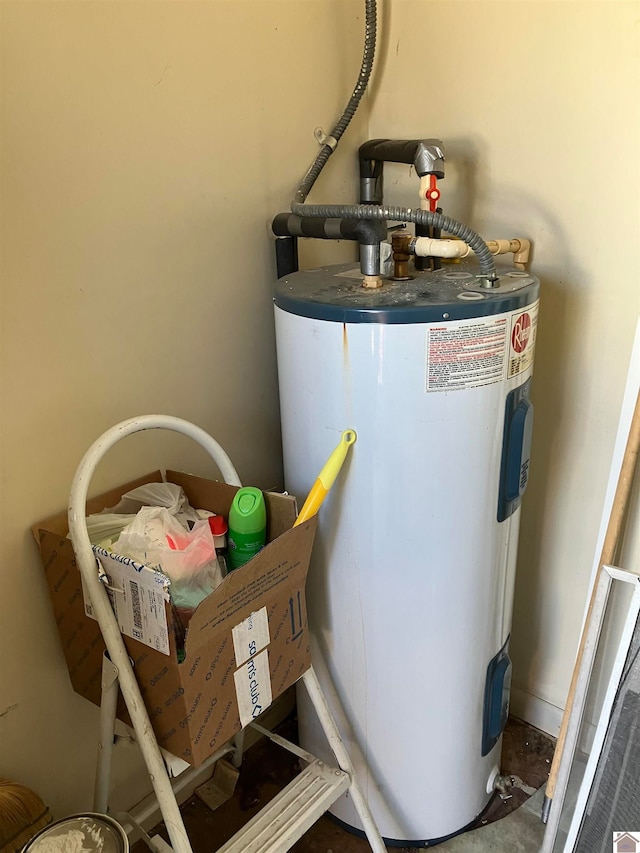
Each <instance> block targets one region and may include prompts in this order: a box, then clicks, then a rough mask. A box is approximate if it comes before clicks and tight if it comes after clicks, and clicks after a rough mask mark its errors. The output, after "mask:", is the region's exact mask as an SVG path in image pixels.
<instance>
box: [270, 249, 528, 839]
mask: <svg viewBox="0 0 640 853" xmlns="http://www.w3.org/2000/svg"><path fill="white" fill-rule="evenodd" d="M476 273H477V266H474V265H473V263H471V264H470V265H467V263H466V262H462V263H460V264H450V265H445V266H444V267H443V268H442V269H439V270H433V271H428V272H419V271H416V274H415V276H414V277H413V278H412V279H411V280H405V281H394V280H384V283H383V286H382V287H379V288H377V289H372V290H367V289H366V288H363V287H362V276H361V274H360V270H359V269H358V268H357V267H351V266H350V265H348V264H347V265H342V266H338V267H326V268H321V269H316V270H308V271H304V272H296V273H293V274H291V275H288V276H285V277H283V278H281V279H280V280H279V281H278V282H277V284H276V292H275V316H276V335H277V352H278V371H279V383H280V406H281V416H282V437H283V448H284V466H285V483H286V488H287V489H288V490H289V491H290V492H292V493H293V494H296V495H298V496H300V497H304V496H305V495H306V494H307V492H308V491H309V489H310V488H311V486H312V484H313V482H314V479H315V477H316V476H317V473H318V471H319V470H320V469H321V467H322V465H323V463H324V461H325V460H326V458H327V456H328V455H329V453H330V452H331V450H332V449H333V448H334V447H335V445H336V444H337V442H338V440H339V438H340V434H341V433H342V431H343V430H344V429H347V428H352V429H354V430H355V431H356V433H357V441H356V443H355V444H354V445H353V447H352V448H351V451H350V455H349V457H348V459H347V462H346V464H345V467H344V468H343V470H342V472H341V474H340V477H339V478H338V480H337V482H336V484H335V486H334V487H333V490H332V492H331V493H330V495H329V497H328V498H327V500H326V502H325V504H324V505H323V507H322V509H321V514H320V525H319V529H318V536H317V540H316V544H315V549H314V556H313V560H312V564H311V569H310V573H309V579H308V585H307V607H308V611H309V620H310V625H311V629H312V633H313V634H314V636H315V639H316V640H317V642H318V644H319V647H320V650H321V651H322V653H323V658H324V661H325V662H326V664H327V667H328V670H329V673H330V676H331V681H332V685H333V687H335V692H336V694H337V696H338V697H339V700H340V704H341V705H342V708H343V709H344V715H342V716H340V715H338V716H339V720H340V727H341V734H342V736H343V738H344V740H345V743H346V745H347V748H348V749H349V750H350V752H351V756H352V758H353V760H354V762H355V765H356V771H357V773H358V776H359V780H360V782H361V785H362V787H363V789H364V792H365V796H366V797H367V799H368V802H369V805H370V807H371V809H372V812H373V815H374V818H375V820H376V822H377V824H378V826H379V828H380V831H381V833H382V835H383V836H384V837H385V838H386V840H387V841H388V842H390V843H392V844H393V843H397V844H413V845H415V846H426V844H427V842H428V843H429V844H430V843H433V842H434V841H437V840H439V839H442V838H445V837H447V836H449V835H452V834H455V833H457V832H459V831H460V830H462V829H463V828H465V827H466V826H467V825H468V824H469V823H470V822H472V821H473V820H474V819H475V818H476V817H477V816H478V815H479V814H480V813H481V812H482V811H483V809H484V808H485V807H486V805H487V804H488V802H489V799H490V797H491V794H492V791H493V781H494V778H495V776H496V775H497V773H498V766H499V762H500V747H501V733H502V731H503V728H504V725H505V723H506V719H507V715H508V708H509V686H510V676H511V662H510V659H509V637H510V630H511V611H512V601H513V584H514V574H515V563H516V550H517V541H518V524H519V513H520V509H519V507H520V500H521V497H522V494H523V492H524V490H525V488H526V485H527V479H528V475H529V449H530V444H531V429H532V420H533V409H532V406H531V402H530V384H531V375H532V369H533V358H534V347H535V337H536V321H537V312H538V301H537V300H538V290H539V282H538V280H537V279H536V278H535V277H534V276H532V275H530V274H529V273H528V272H524V271H522V270H517V269H513V268H506V269H501V271H500V279H499V282H498V286H494V287H491V288H489V289H488V288H487V287H486V285H485V286H483V283H482V281H481V280H480V279H479V277H478V276H477V275H476ZM326 689H327V690H328V692H329V693H331V689H330V685H329V684H328V683H327V685H326ZM299 694H300V695H299V722H300V735H301V743H302V745H303V746H304V747H305V748H307V749H308V750H310V751H311V752H313V753H314V754H316V755H319V756H321V757H322V756H323V755H324V756H326V757H327V758H329V756H327V754H326V752H327V748H326V743H325V739H324V736H323V734H322V731H321V730H320V728H319V725H318V723H317V721H316V718H315V714H314V711H313V708H312V707H311V705H310V704H309V703H308V702H307V701H305V696H304V695H303V694H304V691H303V690H300V691H299ZM334 711H336V713H337V706H336V707H335V708H334ZM331 812H332V814H333V815H334V816H335V817H336V818H337V819H338V820H339V821H341V822H343V823H344V824H346V825H347V826H348V827H349V828H351V829H354V830H355V831H358V830H359V829H361V827H360V825H359V823H358V819H357V816H356V813H355V811H354V809H353V807H352V804H351V802H350V800H349V798H348V796H344V797H342V798H341V799H340V800H338V802H337V803H336V804H335V805H334V806H333V807H332V809H331Z"/></svg>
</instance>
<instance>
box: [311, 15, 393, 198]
mask: <svg viewBox="0 0 640 853" xmlns="http://www.w3.org/2000/svg"><path fill="white" fill-rule="evenodd" d="M364 5H365V32H364V53H363V56H362V65H361V66H360V73H359V74H358V79H357V81H356V85H355V88H354V90H353V92H352V93H351V97H350V98H349V102H348V103H347V106H346V107H345V108H344V111H343V113H342V115H341V116H340V118H339V119H338V121H337V123H336V126H335V127H334V128H333V130H332V131H331V133H330V134H329V139H330V140H331V144H326V145H323V146H322V148H321V149H320V152H319V154H318V156H317V157H316V159H315V160H314V162H313V164H312V165H311V168H310V169H309V171H308V172H307V174H306V175H305V176H304V178H303V179H302V183H301V184H300V186H299V187H298V189H297V191H296V197H295V200H294V204H303V203H304V201H305V199H306V198H307V196H308V195H309V192H310V191H311V187H312V186H313V185H314V184H315V182H316V180H317V178H318V175H319V174H320V172H321V171H322V170H323V168H324V164H325V163H326V162H327V160H328V159H329V157H331V155H332V154H333V152H334V151H335V149H336V148H337V146H338V143H339V142H340V137H341V136H342V134H343V133H344V132H345V130H346V129H347V128H348V127H349V122H350V121H351V119H352V118H353V117H354V115H355V114H356V110H357V109H358V107H359V105H360V101H361V100H362V96H363V95H364V93H365V92H366V91H367V86H368V84H369V77H371V70H372V69H373V58H374V56H375V53H376V33H377V11H376V0H365V3H364Z"/></svg>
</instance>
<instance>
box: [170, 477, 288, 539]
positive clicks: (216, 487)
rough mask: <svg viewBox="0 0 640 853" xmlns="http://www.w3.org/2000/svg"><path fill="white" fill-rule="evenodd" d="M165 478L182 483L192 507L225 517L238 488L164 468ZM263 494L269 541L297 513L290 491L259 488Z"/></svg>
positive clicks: (283, 530)
mask: <svg viewBox="0 0 640 853" xmlns="http://www.w3.org/2000/svg"><path fill="white" fill-rule="evenodd" d="M167 480H168V481H169V482H170V483H175V484H176V485H177V486H182V488H183V489H184V491H185V494H186V496H187V498H188V499H189V503H190V504H191V506H192V507H194V508H195V509H208V510H209V511H210V512H216V513H218V514H219V515H224V516H226V517H228V515H229V509H230V508H231V503H232V502H233V498H234V495H235V493H236V492H237V491H238V488H239V487H238V486H230V485H229V484H228V483H221V482H220V481H217V480H205V479H204V478H203V477H196V476H194V475H193V474H183V473H182V472H180V471H167ZM263 495H264V500H265V504H266V507H267V542H271V541H272V540H273V539H277V538H278V536H280V535H281V534H282V533H284V532H285V531H287V530H290V529H291V528H292V527H293V525H294V522H295V520H296V518H297V516H298V504H297V501H296V499H295V498H294V497H293V495H282V494H278V493H276V492H263Z"/></svg>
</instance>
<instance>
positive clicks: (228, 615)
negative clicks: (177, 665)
mask: <svg viewBox="0 0 640 853" xmlns="http://www.w3.org/2000/svg"><path fill="white" fill-rule="evenodd" d="M316 528H317V516H316V517H314V518H310V519H309V520H308V521H306V522H305V523H304V524H301V525H300V526H299V527H295V528H294V529H293V530H290V531H289V532H288V533H287V535H286V536H285V537H279V538H278V539H276V540H275V541H274V542H271V543H270V544H269V545H267V546H266V547H265V548H263V549H262V551H260V553H259V554H257V555H256V556H255V557H254V558H253V559H252V560H249V562H248V563H245V565H244V566H241V567H240V568H239V569H236V570H235V571H233V572H230V573H229V574H228V575H227V576H226V578H224V580H223V581H222V583H221V584H220V586H219V587H218V588H217V589H216V590H215V591H214V592H212V593H211V595H209V596H208V597H207V598H205V599H204V601H202V602H201V603H200V604H199V605H198V607H197V609H196V612H195V613H194V614H193V616H192V617H191V620H190V622H189V630H188V631H187V640H186V644H185V651H186V662H187V663H188V662H189V660H190V658H193V656H194V655H195V654H196V653H197V650H198V648H199V647H200V646H201V645H202V643H204V642H207V641H208V640H209V638H210V637H211V636H212V635H213V634H214V632H216V630H217V629H219V628H221V627H224V628H225V630H230V628H232V627H233V626H235V625H237V624H238V623H239V622H242V621H243V619H246V618H247V617H248V616H250V615H251V613H252V612H253V611H255V610H256V609H258V608H260V607H262V606H263V604H264V602H265V601H266V599H267V597H268V595H269V593H271V592H272V591H273V590H279V588H280V587H281V585H282V584H286V585H287V586H290V587H292V588H293V589H299V590H304V587H305V581H306V576H307V570H308V566H309V556H310V554H311V549H312V547H313V540H314V537H315V534H316Z"/></svg>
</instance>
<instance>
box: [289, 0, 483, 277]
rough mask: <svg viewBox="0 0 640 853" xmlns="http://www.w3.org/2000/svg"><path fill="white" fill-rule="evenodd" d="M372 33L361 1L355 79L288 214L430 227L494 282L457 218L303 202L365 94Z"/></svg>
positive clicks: (368, 8) (476, 243) (371, 17)
mask: <svg viewBox="0 0 640 853" xmlns="http://www.w3.org/2000/svg"><path fill="white" fill-rule="evenodd" d="M376 32H377V12H376V0H365V38H364V54H363V57H362V66H361V68H360V73H359V75H358V80H357V82H356V85H355V88H354V90H353V92H352V94H351V97H350V98H349V102H348V103H347V106H346V107H345V109H344V112H343V113H342V115H341V116H340V118H339V120H338V122H337V124H336V126H335V127H334V128H333V130H332V131H331V134H330V137H329V138H330V139H331V137H333V140H335V141H332V142H331V144H326V145H323V146H322V148H321V149H320V153H319V154H318V156H317V157H316V159H315V160H314V162H313V164H312V166H311V168H310V169H309V171H308V172H307V174H306V175H305V176H304V178H303V180H302V183H301V184H300V186H299V187H298V189H297V191H296V195H295V198H294V200H293V201H292V203H291V212H292V213H295V214H296V215H297V216H303V217H312V218H314V219H318V218H326V217H336V218H339V219H372V220H382V219H385V220H386V219H388V220H391V221H394V222H414V223H417V224H418V225H431V226H433V227H434V228H440V229H441V230H442V231H445V232H446V233H447V234H453V235H454V236H455V237H459V238H460V239H461V240H464V242H465V243H466V244H467V245H468V246H470V247H471V248H472V249H473V251H474V252H475V254H476V256H477V258H478V262H479V264H480V271H481V272H482V274H483V275H484V276H486V277H487V278H488V279H490V280H495V279H497V278H498V274H497V273H496V266H495V263H494V260H493V256H492V254H491V252H490V251H489V249H488V248H487V244H486V243H485V242H484V240H483V239H482V237H480V235H479V234H477V233H476V232H475V231H474V230H473V229H472V228H469V227H468V226H467V225H464V224H463V223H462V222H459V221H458V220H457V219H451V217H449V216H444V215H443V214H442V213H432V212H431V211H429V210H414V209H412V208H410V207H381V206H378V205H373V204H358V205H344V204H340V205H335V204H305V203H304V202H305V200H306V198H307V196H308V195H309V192H310V191H311V188H312V187H313V185H314V184H315V182H316V180H317V178H318V175H319V174H320V172H321V171H322V169H323V168H324V165H325V163H326V162H327V160H328V159H329V157H330V156H331V154H332V153H333V152H334V150H335V149H336V147H337V145H338V142H339V141H340V137H341V136H342V134H343V133H344V132H345V130H346V129H347V127H348V126H349V122H350V121H351V119H352V118H353V116H354V115H355V112H356V110H357V109H358V106H359V104H360V101H361V100H362V96H363V95H364V93H365V91H366V88H367V85H368V83H369V78H370V76H371V71H372V69H373V59H374V55H375V49H376Z"/></svg>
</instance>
